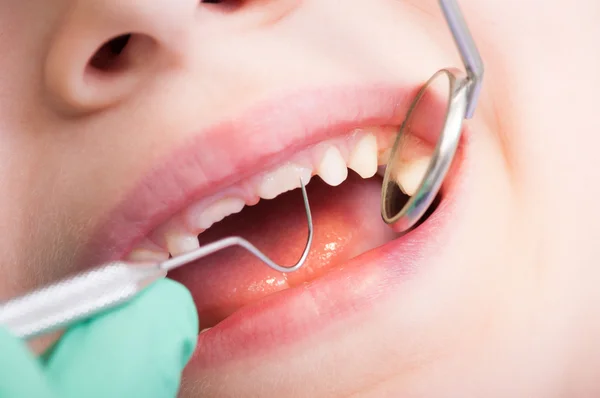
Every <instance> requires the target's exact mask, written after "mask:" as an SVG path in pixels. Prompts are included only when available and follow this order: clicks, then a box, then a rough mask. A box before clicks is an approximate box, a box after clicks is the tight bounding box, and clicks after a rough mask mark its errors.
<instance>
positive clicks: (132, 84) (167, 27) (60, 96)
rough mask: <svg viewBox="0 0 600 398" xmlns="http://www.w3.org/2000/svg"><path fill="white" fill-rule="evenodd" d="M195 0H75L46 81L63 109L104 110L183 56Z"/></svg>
mask: <svg viewBox="0 0 600 398" xmlns="http://www.w3.org/2000/svg"><path fill="white" fill-rule="evenodd" d="M197 6H198V1H197V0H195V1H194V0H177V1H172V0H144V1H139V0H73V1H72V2H71V3H70V4H69V9H68V10H66V12H65V13H64V17H63V19H62V20H61V21H60V22H59V23H58V24H57V29H56V31H55V32H54V35H53V36H52V39H51V41H50V47H49V51H48V55H47V57H46V60H45V65H44V84H45V88H46V90H47V93H48V95H49V98H50V99H51V103H52V104H53V106H55V107H56V108H57V109H60V110H61V111H62V112H67V113H70V114H82V113H90V112H96V111H100V110H103V109H106V108H109V107H112V106H114V105H116V104H118V103H119V102H120V101H123V100H124V99H126V98H128V97H129V96H130V95H132V94H133V93H135V92H136V90H137V89H138V88H139V87H140V85H143V84H144V82H145V81H146V79H149V78H151V77H152V76H153V74H155V73H157V72H159V71H160V68H167V67H169V65H174V64H176V63H177V62H178V61H180V60H181V57H182V56H184V55H185V51H186V47H187V43H188V41H189V37H190V35H191V26H192V24H193V23H194V17H195V11H196V8H197Z"/></svg>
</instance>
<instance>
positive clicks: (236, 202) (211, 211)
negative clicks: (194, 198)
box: [188, 198, 246, 232]
mask: <svg viewBox="0 0 600 398" xmlns="http://www.w3.org/2000/svg"><path fill="white" fill-rule="evenodd" d="M244 206H246V202H244V200H242V199H240V198H224V199H220V200H218V201H216V202H215V203H213V204H211V205H209V206H208V207H204V206H203V205H199V206H197V207H191V208H190V211H189V213H188V218H189V219H190V225H191V226H192V228H194V229H197V230H204V229H208V228H210V227H211V225H213V224H214V223H217V222H219V221H221V220H222V219H224V218H225V217H227V216H229V215H231V214H235V213H239V212H240V211H242V209H243V208H244ZM199 232H200V231H199Z"/></svg>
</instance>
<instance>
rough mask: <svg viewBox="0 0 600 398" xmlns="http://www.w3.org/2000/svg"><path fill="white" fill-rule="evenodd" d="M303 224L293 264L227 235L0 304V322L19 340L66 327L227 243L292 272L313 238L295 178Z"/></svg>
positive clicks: (307, 208)
mask: <svg viewBox="0 0 600 398" xmlns="http://www.w3.org/2000/svg"><path fill="white" fill-rule="evenodd" d="M300 184H301V189H302V197H303V199H304V208H305V211H306V218H307V223H308V238H307V241H306V246H305V248H304V251H303V252H302V255H301V256H300V259H299V260H298V262H296V264H294V265H292V266H282V265H279V264H277V263H275V262H274V261H273V260H271V259H270V258H269V257H268V256H267V255H265V254H264V253H263V252H261V251H260V250H259V249H258V248H256V246H254V245H253V244H252V243H250V242H248V241H247V240H245V239H243V238H241V237H237V236H231V237H226V238H223V239H221V240H218V241H215V242H212V243H209V244H207V245H204V246H202V247H200V248H199V249H197V250H194V251H192V252H189V253H186V254H183V255H181V256H177V257H173V258H170V259H168V260H165V261H163V262H154V263H152V262H151V263H146V262H143V263H134V262H127V261H114V262H110V263H107V264H104V265H101V266H99V267H97V268H93V269H91V270H89V271H86V272H83V273H81V274H77V275H75V276H73V277H70V278H67V279H63V280H61V281H59V282H56V283H53V284H51V285H48V286H45V287H42V288H41V289H38V290H35V291H33V292H30V293H27V294H25V295H23V296H20V297H17V298H13V299H11V300H9V301H7V302H4V303H2V304H0V325H2V326H4V327H6V328H7V329H8V330H9V331H10V332H12V333H14V334H15V335H16V336H18V337H20V338H22V339H26V340H28V339H31V338H34V337H37V336H40V335H43V334H47V333H50V332H52V331H56V330H60V329H62V328H65V327H68V326H70V325H72V324H73V323H75V322H78V321H81V320H84V319H87V318H89V317H91V316H94V315H96V314H98V313H100V312H102V311H106V310H108V309H111V308H114V307H116V306H118V305H121V304H123V303H125V302H127V301H129V300H131V299H133V298H134V297H135V296H136V295H137V294H138V293H140V292H141V291H143V290H144V289H145V288H146V287H148V286H149V285H151V284H152V283H153V282H155V281H157V280H159V279H162V278H164V277H166V275H167V272H168V271H170V270H173V269H175V268H178V267H181V266H183V265H186V264H189V263H191V262H194V261H196V260H199V259H201V258H203V257H206V256H208V255H210V254H213V253H215V252H218V251H221V250H223V249H226V248H228V247H232V246H240V247H242V248H244V249H246V250H247V251H249V252H250V253H251V254H252V255H254V256H255V257H256V258H258V259H259V260H260V261H262V262H263V263H265V264H266V265H267V266H269V267H270V268H272V269H274V270H275V271H278V272H284V273H289V272H294V271H296V270H298V269H299V268H300V267H302V266H303V265H304V263H305V262H306V259H307V257H308V253H309V251H310V248H311V245H312V241H313V222H312V214H311V210H310V205H309V202H308V196H307V194H306V187H305V186H304V182H303V181H302V179H301V180H300Z"/></svg>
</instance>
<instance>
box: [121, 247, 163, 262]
mask: <svg viewBox="0 0 600 398" xmlns="http://www.w3.org/2000/svg"><path fill="white" fill-rule="evenodd" d="M168 258H169V253H165V252H156V251H152V250H148V249H135V250H133V251H132V252H131V253H129V255H128V256H127V258H126V260H128V261H165V260H167V259H168Z"/></svg>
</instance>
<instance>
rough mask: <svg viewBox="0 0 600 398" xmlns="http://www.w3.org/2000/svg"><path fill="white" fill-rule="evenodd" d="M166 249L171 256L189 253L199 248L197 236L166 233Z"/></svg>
mask: <svg viewBox="0 0 600 398" xmlns="http://www.w3.org/2000/svg"><path fill="white" fill-rule="evenodd" d="M165 240H166V241H167V249H168V250H169V253H171V254H172V255H173V256H178V255H180V254H184V253H187V252H191V251H193V250H196V249H198V248H199V247H200V242H199V241H198V236H196V235H190V234H184V233H167V234H166V235H165Z"/></svg>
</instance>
